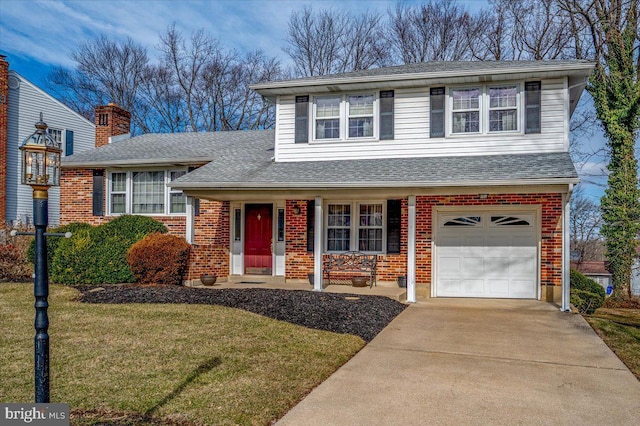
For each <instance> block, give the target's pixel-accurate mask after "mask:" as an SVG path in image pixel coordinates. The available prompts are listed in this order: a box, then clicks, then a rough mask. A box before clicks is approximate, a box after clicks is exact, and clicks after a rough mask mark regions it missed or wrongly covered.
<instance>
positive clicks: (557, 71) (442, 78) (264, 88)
mask: <svg viewBox="0 0 640 426" xmlns="http://www.w3.org/2000/svg"><path fill="white" fill-rule="evenodd" d="M594 66H595V64H594V63H589V62H579V63H570V64H557V65H555V66H554V67H553V68H551V69H550V67H549V66H548V65H546V66H545V65H544V64H535V65H531V66H528V67H519V68H505V69H491V68H488V69H485V70H472V69H470V70H462V71H460V70H457V71H456V73H455V74H454V75H453V76H452V73H451V71H438V72H421V73H404V74H401V73H399V74H382V75H371V76H352V77H349V76H346V77H336V78H331V77H327V78H319V79H317V80H313V79H296V80H285V81H274V82H266V83H257V84H253V85H251V86H250V88H251V89H253V90H255V91H256V92H258V93H260V94H261V95H263V96H267V97H271V96H277V95H280V94H292V93H297V92H299V93H302V92H312V91H320V90H321V89H322V88H328V86H336V85H358V84H367V83H369V84H375V83H387V84H388V85H392V83H394V82H396V83H406V82H411V81H415V82H419V83H420V84H426V85H428V84H429V82H436V81H437V83H438V84H446V83H449V84H453V83H455V82H457V81H460V82H470V81H469V80H470V79H474V78H476V79H477V80H478V81H491V80H494V79H496V78H495V77H496V76H500V77H501V78H502V79H504V77H505V76H512V77H513V78H514V79H518V78H519V77H520V76H522V75H525V74H531V73H535V74H536V76H538V77H539V78H543V77H545V76H559V75H576V74H583V75H584V76H585V77H586V76H588V75H589V74H590V73H591V71H592V70H593V68H594ZM496 80H497V79H496Z"/></svg>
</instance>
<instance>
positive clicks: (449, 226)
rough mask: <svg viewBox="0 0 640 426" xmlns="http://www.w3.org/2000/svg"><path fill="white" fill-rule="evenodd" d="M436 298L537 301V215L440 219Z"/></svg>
mask: <svg viewBox="0 0 640 426" xmlns="http://www.w3.org/2000/svg"><path fill="white" fill-rule="evenodd" d="M437 217H438V236H437V241H436V265H435V266H436V283H435V284H436V286H435V295H436V296H440V297H492V298H524V299H534V298H537V291H536V290H537V285H536V283H537V275H538V273H537V271H538V251H537V246H538V244H537V237H536V235H537V232H536V226H535V220H534V219H535V214H534V213H533V212H531V213H514V212H472V213H469V212H457V213H449V212H447V213H446V214H442V213H441V214H439V215H438V216H437Z"/></svg>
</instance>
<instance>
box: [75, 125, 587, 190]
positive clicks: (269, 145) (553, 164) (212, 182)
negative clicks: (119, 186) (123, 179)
mask: <svg viewBox="0 0 640 426" xmlns="http://www.w3.org/2000/svg"><path fill="white" fill-rule="evenodd" d="M274 138H275V134H274V131H273V130H256V131H237V132H215V133H179V134H147V135H143V136H137V137H134V138H131V139H127V140H124V141H121V142H114V143H112V144H110V145H107V146H104V147H101V148H98V149H95V150H92V151H87V152H82V153H79V154H76V155H73V156H71V157H68V158H65V159H64V160H63V167H65V168H72V167H116V166H130V167H135V166H142V165H152V164H153V165H162V164H165V165H170V164H196V163H200V164H202V163H206V164H205V165H204V166H202V167H200V168H198V169H196V170H194V171H192V172H190V173H188V174H186V175H185V176H183V177H181V178H179V179H177V180H176V181H174V182H172V186H173V187H175V188H179V189H224V190H228V189H233V188H239V189H240V188H242V189H246V188H256V189H260V188H263V189H264V188H273V189H287V188H290V189H296V188H298V189H299V188H365V187H366V188H375V187H378V188H382V187H386V188H389V187H429V186H460V185H465V186H474V185H487V184H495V185H499V184H518V183H527V184H534V183H536V182H539V183H568V182H574V181H577V178H578V175H577V173H576V170H575V167H574V165H573V162H572V161H571V158H570V156H569V154H568V153H539V154H511V155H489V156H483V155H478V156H449V157H424V158H421V157H419V158H414V157H412V158H386V159H362V160H333V161H306V162H279V163H276V162H274V161H273V155H274V150H273V144H274Z"/></svg>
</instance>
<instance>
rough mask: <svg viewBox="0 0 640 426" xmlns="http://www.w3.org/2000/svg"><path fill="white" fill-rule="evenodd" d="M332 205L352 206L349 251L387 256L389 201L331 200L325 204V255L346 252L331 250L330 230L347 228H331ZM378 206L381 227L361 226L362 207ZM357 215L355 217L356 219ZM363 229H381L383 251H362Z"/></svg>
mask: <svg viewBox="0 0 640 426" xmlns="http://www.w3.org/2000/svg"><path fill="white" fill-rule="evenodd" d="M331 205H348V206H350V216H351V217H350V224H349V227H348V229H349V249H348V250H349V251H360V252H362V253H367V254H386V251H387V200H366V201H341V200H331V201H327V202H325V203H324V218H323V221H324V226H323V227H324V229H323V238H324V242H323V247H324V252H325V253H343V252H344V251H346V250H329V229H338V228H340V229H346V228H347V227H345V226H341V227H335V226H331V227H330V226H329V206H331ZM364 205H377V206H380V208H381V212H382V217H381V219H380V220H381V224H382V225H381V226H379V227H377V226H375V227H373V226H364V225H363V226H361V225H360V206H364ZM354 215H355V217H354ZM361 229H380V230H381V232H382V241H381V250H380V251H371V250H360V249H359V248H360V230H361Z"/></svg>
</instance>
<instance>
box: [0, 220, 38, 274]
mask: <svg viewBox="0 0 640 426" xmlns="http://www.w3.org/2000/svg"><path fill="white" fill-rule="evenodd" d="M7 233H8V231H7ZM30 240H31V238H28V237H26V236H19V237H7V239H6V242H0V281H16V282H20V281H29V280H31V276H32V274H33V266H32V265H31V264H30V263H29V259H28V258H27V247H28V245H29V242H30Z"/></svg>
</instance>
